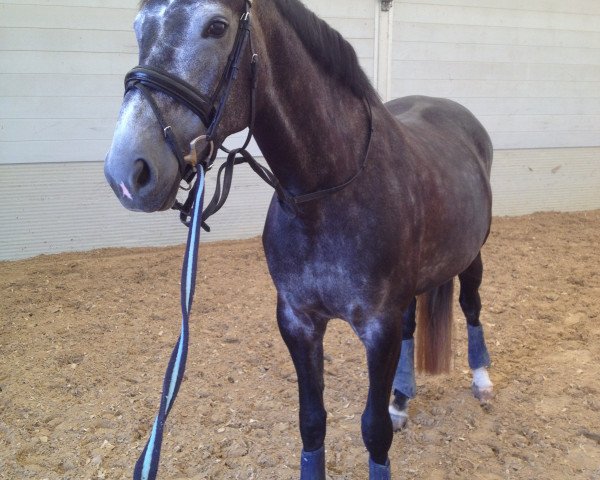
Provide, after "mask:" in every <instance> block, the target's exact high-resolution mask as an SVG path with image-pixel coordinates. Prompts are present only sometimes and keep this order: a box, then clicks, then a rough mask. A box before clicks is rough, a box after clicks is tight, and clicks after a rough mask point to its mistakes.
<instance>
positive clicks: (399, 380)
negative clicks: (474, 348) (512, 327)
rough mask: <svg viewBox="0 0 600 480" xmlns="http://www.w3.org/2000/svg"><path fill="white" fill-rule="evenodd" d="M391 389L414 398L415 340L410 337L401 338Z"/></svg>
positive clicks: (415, 385)
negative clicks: (400, 348)
mask: <svg viewBox="0 0 600 480" xmlns="http://www.w3.org/2000/svg"><path fill="white" fill-rule="evenodd" d="M469 345H470V341H469ZM484 346H485V345H484ZM393 389H394V390H398V391H399V392H401V393H402V394H404V395H405V396H407V397H408V398H414V397H415V395H416V394H417V383H416V382H415V341H414V340H413V339H412V338H411V339H409V340H402V350H401V352H400V361H399V362H398V367H397V368H396V376H395V377H394V383H393Z"/></svg>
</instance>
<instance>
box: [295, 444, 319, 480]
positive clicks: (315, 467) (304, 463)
mask: <svg viewBox="0 0 600 480" xmlns="http://www.w3.org/2000/svg"><path fill="white" fill-rule="evenodd" d="M300 480H325V446H322V447H321V448H319V449H318V450H315V451H314V452H305V451H304V450H302V455H301V457H300Z"/></svg>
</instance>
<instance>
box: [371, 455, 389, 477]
mask: <svg viewBox="0 0 600 480" xmlns="http://www.w3.org/2000/svg"><path fill="white" fill-rule="evenodd" d="M391 478H392V469H391V468H390V460H389V459H388V460H387V461H386V462H385V465H380V464H379V463H375V462H374V461H373V460H371V459H369V480H391Z"/></svg>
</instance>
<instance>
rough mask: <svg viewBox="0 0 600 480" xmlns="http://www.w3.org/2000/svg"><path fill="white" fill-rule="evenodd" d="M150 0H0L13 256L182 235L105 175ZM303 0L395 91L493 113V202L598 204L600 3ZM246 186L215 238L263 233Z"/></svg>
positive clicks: (261, 193)
mask: <svg viewBox="0 0 600 480" xmlns="http://www.w3.org/2000/svg"><path fill="white" fill-rule="evenodd" d="M137 3H138V0H60V1H59V0H0V225H1V226H0V259H8V258H17V257H26V256H31V255H36V254H39V253H49V252H58V251H65V250H84V249H89V248H96V247H100V246H117V245H124V246H132V245H163V244H173V243H182V242H183V241H184V240H185V230H184V229H183V227H180V226H179V224H178V221H177V219H176V215H174V214H172V213H170V212H169V213H163V214H156V215H141V214H136V213H131V212H127V211H125V210H124V209H123V208H122V207H121V206H120V204H119V202H118V201H117V199H116V198H115V197H114V195H113V194H112V192H111V191H110V189H109V188H108V186H107V185H106V184H105V182H104V178H103V174H102V161H103V159H104V156H105V153H106V151H107V149H108V147H109V145H110V141H111V138H112V132H113V127H114V124H115V120H116V118H117V114H118V109H119V105H120V103H121V98H122V92H123V90H122V88H123V87H122V85H123V76H124V74H125V72H126V71H127V70H129V69H130V68H131V67H132V66H134V65H135V64H136V63H137V53H136V52H137V46H136V43H135V38H134V35H133V32H132V28H131V25H132V22H133V19H134V17H135V14H136V10H137ZM305 3H306V4H307V6H308V7H309V8H312V9H313V10H315V11H316V12H317V13H318V14H319V15H320V16H322V17H323V18H325V19H326V20H327V21H328V22H330V23H331V24H332V25H333V26H334V27H336V28H337V29H339V30H340V31H341V32H342V34H344V36H346V38H348V39H349V40H350V42H351V43H352V44H353V45H354V47H355V48H356V50H357V54H358V57H359V59H360V61H361V64H362V65H363V67H364V68H365V71H366V72H367V75H368V76H369V77H370V78H371V79H373V81H374V82H375V83H376V85H378V86H379V87H380V88H382V89H383V88H386V89H389V91H390V94H391V95H392V96H401V95H408V94H413V93H421V94H431V95H437V96H447V97H450V98H454V99H456V100H458V101H460V102H462V103H464V104H465V105H467V106H468V107H469V108H471V109H472V110H473V111H474V112H475V113H476V114H477V115H478V116H479V117H480V118H481V119H482V121H483V123H484V124H485V125H486V126H487V127H488V129H489V130H490V132H491V133H492V136H493V139H494V143H495V146H496V148H497V149H498V151H497V152H496V163H495V166H494V172H493V175H494V190H495V198H496V201H495V213H496V214H520V213H527V212H530V211H534V210H544V209H557V210H572V209H587V208H600V194H599V192H600V177H599V175H600V172H599V171H598V170H599V167H598V165H599V164H600V147H599V144H600V94H599V93H598V92H600V83H599V82H600V2H598V1H597V0H570V1H569V2H564V1H563V0H560V1H558V0H530V1H528V2H526V3H522V2H520V0H503V1H501V0H413V1H410V2H404V1H400V0H394V6H393V7H392V11H391V12H390V14H382V13H381V12H380V11H379V1H378V0H328V1H324V0H306V1H305ZM499 6H501V7H499ZM386 15H387V16H386ZM388 20H389V24H387V25H386V22H387V21H388ZM387 27H389V28H387ZM387 30H389V32H390V33H391V36H390V38H389V39H383V41H378V36H379V35H384V34H385V32H386V31H387ZM388 44H389V47H390V51H391V52H392V57H391V58H390V59H389V69H387V75H389V82H388V79H387V77H386V68H384V67H387V62H388V59H387V58H385V51H386V49H385V48H383V47H385V46H386V45H388ZM382 95H383V96H386V92H383V90H382ZM581 147H585V148H581ZM254 151H255V152H256V150H254ZM208 180H209V182H212V181H213V179H212V177H210V176H209V178H208ZM234 189H235V191H234V192H233V194H232V198H231V200H230V201H229V202H228V204H227V205H226V207H225V208H224V210H222V211H221V212H219V214H218V215H217V216H216V217H213V218H214V220H213V222H212V224H213V225H214V229H213V232H212V233H211V234H208V235H206V234H205V235H204V236H203V238H204V240H214V239H222V238H240V237H244V236H252V235H257V234H259V233H260V232H261V230H262V222H263V220H262V219H263V218H264V214H265V211H266V206H267V203H268V199H269V197H270V191H269V189H268V188H267V187H266V186H264V185H263V184H262V183H261V181H260V180H259V179H257V178H255V177H253V176H252V174H251V173H250V172H249V171H247V170H243V169H242V170H241V171H240V172H238V173H236V178H235V185H234Z"/></svg>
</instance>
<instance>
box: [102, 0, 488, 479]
mask: <svg viewBox="0 0 600 480" xmlns="http://www.w3.org/2000/svg"><path fill="white" fill-rule="evenodd" d="M135 31H136V35H137V39H138V43H139V49H140V56H139V64H140V66H139V67H136V68H135V69H134V70H132V72H130V73H129V74H128V76H127V83H126V85H127V93H126V95H125V98H124V101H123V106H122V109H121V113H120V117H119V120H118V123H117V127H116V131H115V135H114V139H113V143H112V146H111V149H110V152H109V154H108V156H107V158H106V164H105V172H106V177H107V179H108V181H109V182H110V184H111V186H112V187H113V190H114V191H115V193H116V195H117V196H118V197H119V199H120V201H121V202H122V203H123V205H124V206H125V207H127V208H129V209H132V210H141V211H147V212H151V211H157V210H163V209H167V208H170V207H172V206H173V205H174V204H175V206H176V207H177V208H178V209H180V210H182V211H183V214H182V216H183V218H184V219H186V218H187V215H188V214H189V211H190V205H189V204H188V205H181V204H178V203H176V202H175V196H176V193H177V190H178V187H179V184H180V181H181V180H182V178H183V179H185V180H186V181H188V182H189V181H192V179H193V177H194V174H195V172H196V171H199V170H200V169H202V170H204V169H207V168H209V167H210V166H211V165H212V162H213V161H214V159H215V155H216V150H217V148H219V147H220V146H221V145H222V142H223V140H224V139H225V138H226V137H227V136H229V135H231V134H232V133H234V132H238V131H241V130H243V129H244V128H246V127H249V128H250V134H253V135H254V136H255V138H256V141H257V143H258V145H259V147H260V149H261V151H262V153H263V154H264V157H265V159H266V161H267V163H268V165H269V167H270V168H271V170H272V172H273V173H271V172H269V171H267V170H265V169H264V168H262V167H261V166H260V165H259V164H258V163H257V162H256V161H255V160H254V159H253V158H252V157H251V156H250V154H248V152H247V151H246V150H245V148H246V146H247V142H246V143H245V144H244V146H243V147H241V148H240V149H236V150H233V151H232V152H231V153H230V154H229V157H228V160H227V162H226V163H225V165H224V167H222V168H223V169H224V171H225V180H224V182H225V183H224V186H223V191H219V192H217V195H216V196H215V198H214V199H213V201H212V202H211V204H210V205H209V206H208V207H207V211H206V212H205V214H204V216H203V217H202V218H203V219H206V218H207V216H208V215H210V214H212V213H214V212H215V211H216V210H218V208H220V206H221V205H222V204H223V202H224V201H225V198H226V193H227V191H228V189H229V185H230V182H231V170H232V168H233V165H235V164H236V163H240V162H248V163H250V165H251V166H252V168H254V169H255V171H256V172H257V173H259V175H261V177H262V178H263V179H265V180H266V181H268V182H269V183H270V184H271V185H273V186H274V188H275V191H276V193H275V195H274V197H273V200H272V202H271V206H270V208H269V212H268V215H267V220H266V224H265V229H264V236H263V242H264V248H265V253H266V257H267V261H268V266H269V270H270V273H271V276H272V278H273V281H274V283H275V286H276V288H277V294H278V297H277V321H278V325H279V329H280V332H281V335H282V336H283V339H284V341H285V343H286V344H287V346H288V348H289V351H290V354H291V357H292V359H293V362H294V365H295V367H296V371H297V375H298V388H299V397H300V432H301V436H302V443H303V451H302V457H301V467H300V468H301V474H300V475H301V478H303V479H317V480H318V479H325V457H324V455H325V454H324V441H325V425H326V411H325V406H324V404H323V389H324V383H323V336H324V334H325V330H326V327H327V323H328V321H329V320H330V319H332V318H341V319H343V320H345V321H347V322H348V323H349V324H350V325H351V327H352V328H353V330H354V331H355V332H356V334H357V335H358V336H359V337H360V339H361V340H362V342H363V344H364V346H365V348H366V353H367V363H368V372H369V391H368V396H367V402H366V407H365V410H364V414H363V416H362V433H363V439H364V443H365V445H366V447H367V450H368V451H369V456H370V459H369V465H370V466H369V472H370V473H369V475H370V478H371V479H372V480H373V479H388V478H390V464H389V460H388V450H389V448H390V445H391V443H392V436H393V424H392V419H393V421H394V425H395V426H396V427H400V426H401V424H402V423H403V421H404V418H405V416H406V411H405V410H406V401H407V399H408V398H410V397H412V396H414V393H415V392H414V373H413V367H412V365H413V363H412V362H413V351H414V350H413V349H414V347H413V343H412V342H413V341H412V336H413V332H414V330H415V326H416V325H417V324H418V325H419V333H420V336H419V337H420V338H421V340H420V342H419V345H418V347H419V348H418V349H417V354H418V356H417V363H418V364H420V365H421V367H422V368H423V369H425V370H426V371H429V372H433V373H437V372H441V371H444V370H447V369H448V368H449V364H450V353H451V352H450V340H451V329H452V327H451V322H452V315H451V302H452V285H453V278H454V277H455V276H458V277H459V280H460V286H461V291H460V305H461V307H462V309H463V311H464V313H465V316H466V318H467V322H468V332H469V364H470V366H471V368H472V369H473V370H474V372H475V375H474V385H473V390H474V393H475V395H476V396H477V397H479V398H483V399H486V398H488V397H489V396H490V395H491V382H490V381H489V377H488V375H487V371H486V367H487V366H488V365H489V356H488V354H487V349H486V347H485V342H484V340H483V331H482V328H481V324H480V322H479V312H480V310H481V303H480V299H479V293H478V289H479V286H480V284H481V278H482V262H481V255H480V249H481V246H482V245H483V243H484V242H485V240H486V238H487V235H488V233H489V228H490V221H491V190H490V183H489V176H490V169H491V162H492V145H491V142H490V138H489V136H488V135H487V133H486V132H485V130H484V128H483V127H482V126H481V124H480V123H479V122H478V121H477V120H476V119H475V117H474V116H473V115H472V114H471V113H470V112H469V111H468V110H467V109H465V108H464V107H462V106H460V105H458V104H457V103H455V102H452V101H449V100H444V99H438V98H430V97H417V96H414V97H406V98H402V99H398V100H394V101H392V102H389V103H388V104H385V105H384V104H383V103H382V102H381V101H380V99H379V97H378V96H377V93H376V92H375V91H374V89H373V87H372V86H371V84H370V82H369V80H368V78H367V77H366V75H365V74H364V72H363V71H362V70H361V68H360V66H359V64H358V61H357V59H356V54H355V52H354V50H353V49H352V47H351V46H350V45H349V44H348V43H347V42H346V41H345V40H344V39H343V38H342V37H341V36H340V35H339V33H338V32H336V31H335V30H333V29H332V28H330V27H329V26H328V25H327V24H326V23H325V22H323V21H322V20H320V19H319V18H317V17H316V16H315V15H314V14H313V13H311V12H310V11H309V10H307V9H306V8H305V7H304V6H303V5H302V4H301V3H300V2H299V1H298V0H255V1H254V2H250V1H249V0H144V1H143V2H142V4H141V7H140V12H139V14H138V16H137V18H136V21H135ZM188 143H191V145H190V149H189V151H188V150H187V149H186V150H184V149H182V148H181V145H187V144H188ZM188 162H189V163H188ZM190 164H193V165H194V166H191V165H190ZM220 174H221V172H220V173H219V175H220ZM219 190H220V189H219ZM417 297H419V301H418V302H416V300H415V299H416V298H417ZM417 304H418V307H417ZM417 312H418V313H419V315H418V316H417ZM416 316H417V317H418V318H417V319H416V320H415V317H416ZM401 346H402V349H401ZM401 350H402V351H401ZM400 358H402V361H401V362H400V365H398V360H399V359H400ZM397 367H398V368H397ZM392 387H393V388H394V394H395V400H394V402H393V403H392V405H391V406H390V407H389V412H388V404H389V398H390V393H391V391H392ZM390 416H391V418H390Z"/></svg>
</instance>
